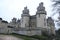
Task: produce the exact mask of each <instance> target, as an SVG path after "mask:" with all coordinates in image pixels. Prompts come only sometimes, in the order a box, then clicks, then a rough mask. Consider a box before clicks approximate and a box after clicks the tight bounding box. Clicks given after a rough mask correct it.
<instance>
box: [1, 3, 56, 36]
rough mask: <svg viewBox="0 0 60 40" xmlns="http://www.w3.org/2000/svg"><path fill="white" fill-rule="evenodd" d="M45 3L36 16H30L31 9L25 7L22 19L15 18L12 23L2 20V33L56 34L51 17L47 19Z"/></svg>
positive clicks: (41, 5)
mask: <svg viewBox="0 0 60 40" xmlns="http://www.w3.org/2000/svg"><path fill="white" fill-rule="evenodd" d="M46 15H47V13H46V11H45V7H44V6H43V2H41V3H40V4H39V6H38V7H37V12H36V15H33V16H30V14H29V9H27V7H24V10H23V11H22V15H21V19H20V20H19V19H18V20H16V18H13V19H12V21H11V22H10V23H8V22H7V21H4V20H2V18H0V33H18V34H24V35H41V34H42V33H44V32H46V33H49V34H55V24H54V20H53V19H52V18H51V17H48V19H46Z"/></svg>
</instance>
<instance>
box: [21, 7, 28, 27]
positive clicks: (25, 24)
mask: <svg viewBox="0 0 60 40" xmlns="http://www.w3.org/2000/svg"><path fill="white" fill-rule="evenodd" d="M21 27H23V28H25V27H29V9H27V7H24V10H23V14H22V19H21Z"/></svg>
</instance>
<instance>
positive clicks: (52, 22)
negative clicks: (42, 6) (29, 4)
mask: <svg viewBox="0 0 60 40" xmlns="http://www.w3.org/2000/svg"><path fill="white" fill-rule="evenodd" d="M47 26H48V27H49V29H50V31H51V33H52V34H54V35H55V24H54V20H53V19H52V18H51V17H48V19H47Z"/></svg>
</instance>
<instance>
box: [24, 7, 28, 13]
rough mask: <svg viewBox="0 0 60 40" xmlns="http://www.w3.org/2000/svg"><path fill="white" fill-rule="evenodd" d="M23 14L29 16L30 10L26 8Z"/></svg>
mask: <svg viewBox="0 0 60 40" xmlns="http://www.w3.org/2000/svg"><path fill="white" fill-rule="evenodd" d="M23 14H29V9H27V6H26V7H24V10H23Z"/></svg>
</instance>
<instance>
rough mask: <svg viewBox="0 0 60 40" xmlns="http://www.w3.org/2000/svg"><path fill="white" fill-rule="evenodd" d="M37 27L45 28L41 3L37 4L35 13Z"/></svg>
mask: <svg viewBox="0 0 60 40" xmlns="http://www.w3.org/2000/svg"><path fill="white" fill-rule="evenodd" d="M36 19H37V20H36V21H37V27H40V28H46V11H45V7H44V6H43V2H41V3H40V4H39V6H38V7H37V12H36Z"/></svg>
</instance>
